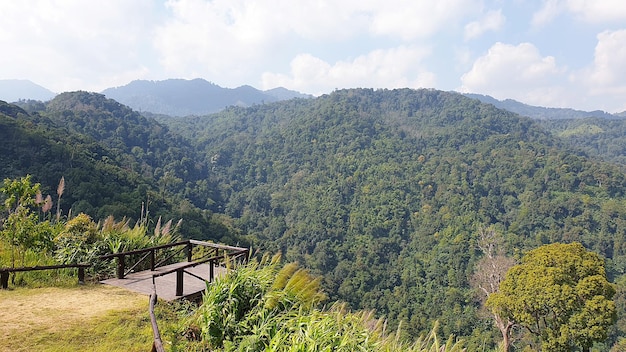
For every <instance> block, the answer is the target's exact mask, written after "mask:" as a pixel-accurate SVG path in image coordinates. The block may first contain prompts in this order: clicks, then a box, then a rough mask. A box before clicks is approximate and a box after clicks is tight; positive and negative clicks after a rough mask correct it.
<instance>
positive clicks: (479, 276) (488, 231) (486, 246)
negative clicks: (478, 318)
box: [470, 227, 515, 352]
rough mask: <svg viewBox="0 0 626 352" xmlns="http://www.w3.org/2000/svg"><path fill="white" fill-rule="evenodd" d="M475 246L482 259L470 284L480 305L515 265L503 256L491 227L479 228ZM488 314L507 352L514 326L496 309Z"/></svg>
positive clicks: (496, 234)
mask: <svg viewBox="0 0 626 352" xmlns="http://www.w3.org/2000/svg"><path fill="white" fill-rule="evenodd" d="M476 244H477V247H478V248H479V249H480V250H481V251H482V252H483V257H482V258H481V259H480V260H479V261H478V262H477V263H476V267H475V269H474V274H473V275H472V278H471V280H470V283H471V284H472V286H473V287H474V288H475V289H477V291H478V294H479V297H480V299H481V303H482V304H484V303H485V302H486V301H487V299H488V298H489V296H491V295H492V294H494V293H496V292H498V289H499V288H500V283H501V282H502V281H503V280H504V278H505V275H506V272H507V271H508V270H509V269H510V268H511V267H512V266H513V265H515V259H513V258H510V257H507V256H506V255H505V252H504V248H503V247H504V246H503V245H502V235H501V234H499V233H498V232H496V230H495V229H494V228H493V227H480V228H479V229H478V239H477V243H476ZM490 313H491V316H492V318H493V322H494V324H495V326H496V327H497V328H498V330H500V333H501V334H502V345H501V346H502V350H503V351H505V352H508V350H509V347H510V345H511V339H510V336H511V328H512V327H513V326H514V325H515V324H514V322H513V321H512V320H511V319H510V318H508V317H505V316H502V315H501V314H500V312H499V310H497V309H491V310H490Z"/></svg>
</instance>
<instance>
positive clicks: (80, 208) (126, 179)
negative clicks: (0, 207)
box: [0, 92, 233, 240]
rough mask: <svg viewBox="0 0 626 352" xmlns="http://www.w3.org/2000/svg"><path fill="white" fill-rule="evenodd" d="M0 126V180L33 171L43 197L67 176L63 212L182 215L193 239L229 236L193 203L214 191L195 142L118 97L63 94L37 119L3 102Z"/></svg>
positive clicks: (97, 216) (101, 216)
mask: <svg viewBox="0 0 626 352" xmlns="http://www.w3.org/2000/svg"><path fill="white" fill-rule="evenodd" d="M0 127H1V128H0V177H1V178H2V179H5V178H18V177H21V176H24V175H26V174H31V175H33V179H34V181H35V182H39V183H41V184H42V186H43V191H44V195H45V194H52V195H54V194H55V193H56V187H57V184H58V182H59V180H60V179H61V177H64V178H65V181H66V192H65V193H64V194H63V199H62V201H61V209H62V213H63V214H66V215H67V214H69V212H70V209H71V211H72V212H73V213H74V214H78V213H80V212H85V213H87V214H89V215H91V216H93V217H94V218H95V219H104V218H106V217H107V216H109V215H113V216H114V217H116V218H118V219H121V218H122V217H129V218H131V219H133V220H137V219H138V218H139V217H140V213H141V211H142V209H144V210H145V209H146V208H147V210H148V211H149V212H150V216H151V217H152V218H154V219H157V218H158V217H159V216H163V217H164V218H166V219H172V218H174V219H178V218H183V219H184V221H183V231H185V233H186V234H187V235H188V236H190V237H195V238H199V239H201V238H204V239H208V238H209V237H207V236H214V238H215V239H217V238H220V237H222V236H228V233H229V230H228V229H227V228H226V227H224V226H223V225H221V221H217V220H216V219H214V216H213V214H212V213H211V212H209V211H205V210H203V209H200V208H198V207H197V206H196V205H195V204H196V203H200V204H201V205H205V204H206V202H207V199H208V195H207V194H208V193H210V191H209V189H208V187H207V186H206V182H205V181H203V180H202V177H203V175H204V174H205V173H206V170H204V167H203V166H202V164H201V163H198V162H195V161H194V160H195V159H197V158H196V157H195V154H194V150H193V148H192V147H191V145H190V143H189V142H187V141H185V140H184V139H182V138H181V137H179V136H177V135H175V134H172V133H170V132H169V131H168V129H167V127H166V126H164V125H161V124H159V123H157V122H156V121H154V120H148V119H146V118H144V117H142V116H141V115H139V114H138V113H137V112H134V111H132V110H131V109H129V108H127V107H125V106H123V105H121V104H119V103H117V102H115V101H114V100H110V99H106V98H105V97H104V96H103V95H100V94H94V93H86V92H72V93H62V94H59V95H58V96H57V97H56V98H54V99H53V100H51V101H50V102H48V103H46V105H45V110H42V109H39V111H36V112H32V113H31V114H28V113H27V112H26V111H25V110H22V109H20V108H19V107H17V106H15V105H11V104H6V103H4V102H3V104H2V105H1V106H0ZM183 178H184V180H183ZM55 206H56V205H55ZM155 221H156V220H155ZM230 240H233V239H232V238H230Z"/></svg>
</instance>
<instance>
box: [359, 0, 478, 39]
mask: <svg viewBox="0 0 626 352" xmlns="http://www.w3.org/2000/svg"><path fill="white" fill-rule="evenodd" d="M364 2H366V3H367V1H364ZM369 5H370V7H369V9H368V10H369V11H370V12H371V16H372V24H371V29H370V30H371V32H372V33H373V34H376V35H389V36H397V37H400V38H402V39H404V40H412V39H416V38H424V37H428V36H430V35H432V34H434V33H436V32H438V31H440V30H443V29H445V28H448V27H450V25H451V24H453V23H456V22H457V21H458V20H460V19H462V18H463V17H464V16H465V15H467V14H468V13H472V12H473V11H474V9H475V8H477V7H478V6H479V2H478V1H473V0H438V1H429V0H421V1H416V0H387V1H376V0H372V1H370V2H369Z"/></svg>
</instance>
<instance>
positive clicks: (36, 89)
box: [0, 79, 56, 102]
mask: <svg viewBox="0 0 626 352" xmlns="http://www.w3.org/2000/svg"><path fill="white" fill-rule="evenodd" d="M55 95H56V94H55V93H54V92H52V91H50V90H48V89H46V88H44V87H42V86H40V85H38V84H35V83H33V82H31V81H29V80H26V79H0V100H4V101H7V102H16V101H18V100H29V99H32V100H40V101H48V100H50V99H52V98H54V96H55Z"/></svg>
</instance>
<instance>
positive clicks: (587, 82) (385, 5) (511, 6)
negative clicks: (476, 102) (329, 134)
mask: <svg viewBox="0 0 626 352" xmlns="http://www.w3.org/2000/svg"><path fill="white" fill-rule="evenodd" d="M0 9H2V10H1V11H0V43H2V45H3V54H2V55H0V79H28V80H31V81H33V82H35V83H37V84H40V85H42V86H44V87H46V88H48V89H50V90H53V91H55V92H62V91H70V90H89V91H102V90H103V89H105V88H109V87H115V86H121V85H125V84H127V83H129V82H130V81H132V80H135V79H147V80H162V79H167V78H187V79H192V78H198V77H199V78H204V79H206V80H208V81H211V82H214V83H216V84H218V85H221V86H224V87H237V86H240V85H244V84H249V85H252V86H254V87H256V88H259V89H270V88H274V87H277V86H283V87H286V88H289V89H294V90H298V91H301V92H304V93H310V94H315V95H319V94H324V93H329V92H331V91H333V90H334V89H337V88H351V87H371V88H399V87H410V88H421V87H426V88H436V89H441V90H455V91H461V92H472V93H481V94H488V95H491V96H493V97H495V98H498V99H506V98H511V99H516V100H519V101H522V102H525V103H528V104H532V105H541V106H549V107H572V108H576V109H583V110H596V109H599V110H605V111H608V112H620V111H624V110H626V64H624V63H626V2H624V1H623V0H528V1H523V0H510V1H504V0H429V1H421V0H384V1H381V0H358V1H355V0H332V1H331V0H327V1H315V0H211V1H208V0H169V1H157V0H107V1H101V2H94V1H86V0H22V1H14V0H0Z"/></svg>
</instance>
